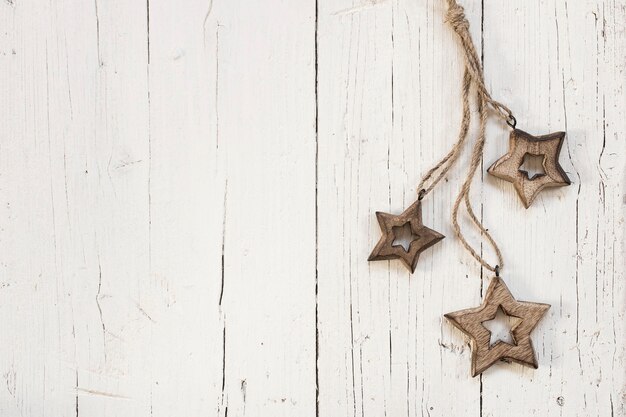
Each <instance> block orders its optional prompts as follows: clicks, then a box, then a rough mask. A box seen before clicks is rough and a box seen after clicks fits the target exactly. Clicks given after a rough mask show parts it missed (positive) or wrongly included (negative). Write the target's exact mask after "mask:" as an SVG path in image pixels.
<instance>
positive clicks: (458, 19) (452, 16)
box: [446, 2, 469, 32]
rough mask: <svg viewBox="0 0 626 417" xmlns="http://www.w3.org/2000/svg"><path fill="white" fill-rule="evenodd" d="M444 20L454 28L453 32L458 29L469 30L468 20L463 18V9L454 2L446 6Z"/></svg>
mask: <svg viewBox="0 0 626 417" xmlns="http://www.w3.org/2000/svg"><path fill="white" fill-rule="evenodd" d="M446 22H447V23H449V24H450V26H452V28H454V31H455V32H459V31H460V30H463V31H467V30H469V22H468V21H467V19H466V18H465V9H463V6H461V5H459V4H458V3H456V2H454V3H453V4H450V7H448V12H447V13H446Z"/></svg>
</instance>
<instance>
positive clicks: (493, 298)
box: [445, 277, 550, 376]
mask: <svg viewBox="0 0 626 417" xmlns="http://www.w3.org/2000/svg"><path fill="white" fill-rule="evenodd" d="M549 308H550V306H549V305H548V304H540V303H529V302H526V301H517V300H516V299H515V298H513V296H512V295H511V292H510V291H509V289H508V288H507V287H506V285H505V284H504V281H502V279H500V278H498V277H496V278H493V279H492V280H491V283H490V284H489V288H488V289H487V293H486V294H485V299H484V301H483V303H482V305H481V306H479V307H475V308H468V309H466V310H459V311H455V312H453V313H448V314H446V315H445V317H446V318H447V319H448V320H450V322H451V323H452V324H453V325H454V326H456V327H457V328H459V329H460V330H461V331H462V332H463V333H465V334H466V335H467V336H469V338H470V343H471V346H472V376H476V375H478V374H480V373H482V372H483V371H485V370H486V369H487V368H489V367H490V366H491V365H493V364H494V363H496V362H498V361H513V362H518V363H521V364H522V365H526V366H530V367H533V368H537V358H536V357H535V351H534V349H533V345H532V342H531V340H530V333H531V332H532V330H533V329H534V328H535V326H536V325H537V323H538V322H539V320H540V319H541V318H542V317H543V315H544V314H545V313H546V312H547V311H548V309H549ZM499 309H502V310H503V311H505V312H506V314H507V315H509V316H514V317H516V318H517V319H518V320H519V321H518V322H517V324H514V325H513V326H512V327H511V330H510V333H511V338H512V340H513V342H514V343H513V344H511V343H506V342H503V341H498V342H496V343H495V344H494V345H492V344H491V342H492V332H490V331H489V330H488V329H487V328H486V327H485V325H484V324H485V323H486V322H489V321H490V320H493V319H494V318H496V316H497V312H498V310H499Z"/></svg>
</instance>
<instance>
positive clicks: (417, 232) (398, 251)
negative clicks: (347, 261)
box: [368, 200, 445, 272]
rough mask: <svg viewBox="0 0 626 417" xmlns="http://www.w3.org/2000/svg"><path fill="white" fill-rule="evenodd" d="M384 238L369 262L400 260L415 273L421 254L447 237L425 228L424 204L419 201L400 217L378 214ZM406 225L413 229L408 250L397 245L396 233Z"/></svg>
mask: <svg viewBox="0 0 626 417" xmlns="http://www.w3.org/2000/svg"><path fill="white" fill-rule="evenodd" d="M376 218H377V219H378V224H379V225H380V230H381V232H382V236H381V238H380V240H379V241H378V243H377V244H376V247H375V248H374V250H373V251H372V253H371V254H370V256H369V258H368V261H382V260H390V259H400V260H401V261H402V262H403V263H404V265H405V266H406V267H407V268H408V269H409V270H410V271H411V272H415V267H416V266H417V261H418V259H419V256H420V253H422V252H423V251H425V250H426V249H428V248H429V247H431V246H433V245H434V244H435V243H437V242H439V241H440V240H441V239H443V238H444V237H445V236H444V235H442V234H440V233H437V232H435V231H434V230H432V229H429V228H428V227H426V226H424V224H423V223H422V202H421V201H420V200H417V201H416V202H415V203H413V204H412V205H411V206H410V207H409V208H407V209H406V210H405V211H404V213H402V214H400V215H399V216H395V215H393V214H388V213H382V212H380V211H378V212H376ZM406 224H409V225H410V227H411V239H412V240H411V242H410V244H409V247H408V250H406V249H404V247H403V246H402V245H401V244H398V243H396V240H397V238H398V236H396V231H398V230H399V229H401V228H402V227H403V226H405V225H406Z"/></svg>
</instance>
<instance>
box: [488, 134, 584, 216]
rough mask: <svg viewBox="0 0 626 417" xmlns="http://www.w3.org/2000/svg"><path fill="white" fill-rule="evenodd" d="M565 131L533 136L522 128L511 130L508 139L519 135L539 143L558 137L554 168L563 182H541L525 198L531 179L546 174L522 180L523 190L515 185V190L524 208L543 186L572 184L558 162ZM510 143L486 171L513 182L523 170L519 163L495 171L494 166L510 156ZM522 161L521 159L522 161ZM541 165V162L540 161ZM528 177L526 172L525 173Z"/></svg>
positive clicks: (529, 204) (528, 205)
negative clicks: (515, 165) (513, 167)
mask: <svg viewBox="0 0 626 417" xmlns="http://www.w3.org/2000/svg"><path fill="white" fill-rule="evenodd" d="M566 134H567V133H566V132H563V131H560V132H555V133H550V134H548V135H542V136H533V135H531V134H530V133H527V132H525V131H523V130H520V129H515V130H513V131H512V132H511V135H510V139H509V140H515V139H514V138H515V137H516V136H517V137H521V138H523V139H525V140H527V141H528V142H536V143H541V142H545V141H547V140H551V139H556V138H560V140H559V143H558V145H557V149H556V155H555V161H554V162H555V164H554V165H555V168H556V170H557V171H558V173H559V174H560V175H561V177H562V178H563V181H564V182H563V183H546V184H542V185H540V186H539V188H538V189H537V190H536V191H535V192H534V193H533V194H532V195H531V197H530V199H528V200H527V199H526V197H525V195H524V194H526V188H527V187H528V188H529V187H530V186H531V185H532V181H534V180H537V179H539V178H541V177H543V176H545V175H546V174H542V175H538V176H537V175H536V176H533V178H532V179H530V178H529V181H528V182H524V184H522V185H521V187H523V188H524V190H523V191H522V190H518V189H517V186H515V191H516V192H517V194H518V195H519V197H520V199H521V200H522V204H523V205H524V207H525V208H529V207H530V206H531V205H532V203H533V201H534V200H535V198H536V197H537V195H538V194H539V192H540V191H542V190H543V189H544V188H548V187H564V186H568V185H571V184H572V181H571V180H570V178H569V177H568V175H567V173H566V172H565V170H563V167H562V166H561V164H560V163H559V156H560V154H561V150H562V149H563V143H564V142H565V135H566ZM510 150H511V149H510V145H509V151H508V152H507V153H506V154H505V155H504V156H502V157H500V158H498V159H497V160H496V161H495V162H494V163H493V164H491V165H490V166H489V168H487V172H488V173H489V174H490V175H493V176H494V177H496V178H500V179H502V180H505V181H509V182H513V183H515V180H516V177H517V176H518V175H519V173H520V172H525V171H522V170H520V167H521V164H520V165H519V166H518V167H516V168H515V169H505V170H503V172H497V171H496V168H497V167H498V166H499V165H500V164H501V163H502V162H503V161H504V160H506V159H508V158H510V156H511V155H510V154H509V152H510ZM522 163H523V161H522ZM542 165H543V163H542ZM543 167H544V171H545V165H543ZM525 175H526V176H527V177H528V173H526V174H525Z"/></svg>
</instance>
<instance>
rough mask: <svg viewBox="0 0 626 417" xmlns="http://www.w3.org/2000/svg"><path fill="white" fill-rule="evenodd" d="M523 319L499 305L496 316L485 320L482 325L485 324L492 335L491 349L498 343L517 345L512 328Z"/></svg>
mask: <svg viewBox="0 0 626 417" xmlns="http://www.w3.org/2000/svg"><path fill="white" fill-rule="evenodd" d="M521 321H522V319H520V318H519V317H515V316H510V315H508V314H506V313H505V312H504V310H503V309H502V306H499V307H498V310H497V311H496V316H495V317H494V318H493V319H491V320H487V321H483V323H482V325H483V326H485V328H486V329H487V330H489V333H491V336H490V338H489V349H491V348H492V347H493V346H495V345H497V344H498V343H507V344H509V345H514V346H515V345H517V342H515V338H514V337H513V332H512V330H513V329H514V328H515V327H516V326H517V325H519V324H520V323H521Z"/></svg>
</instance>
